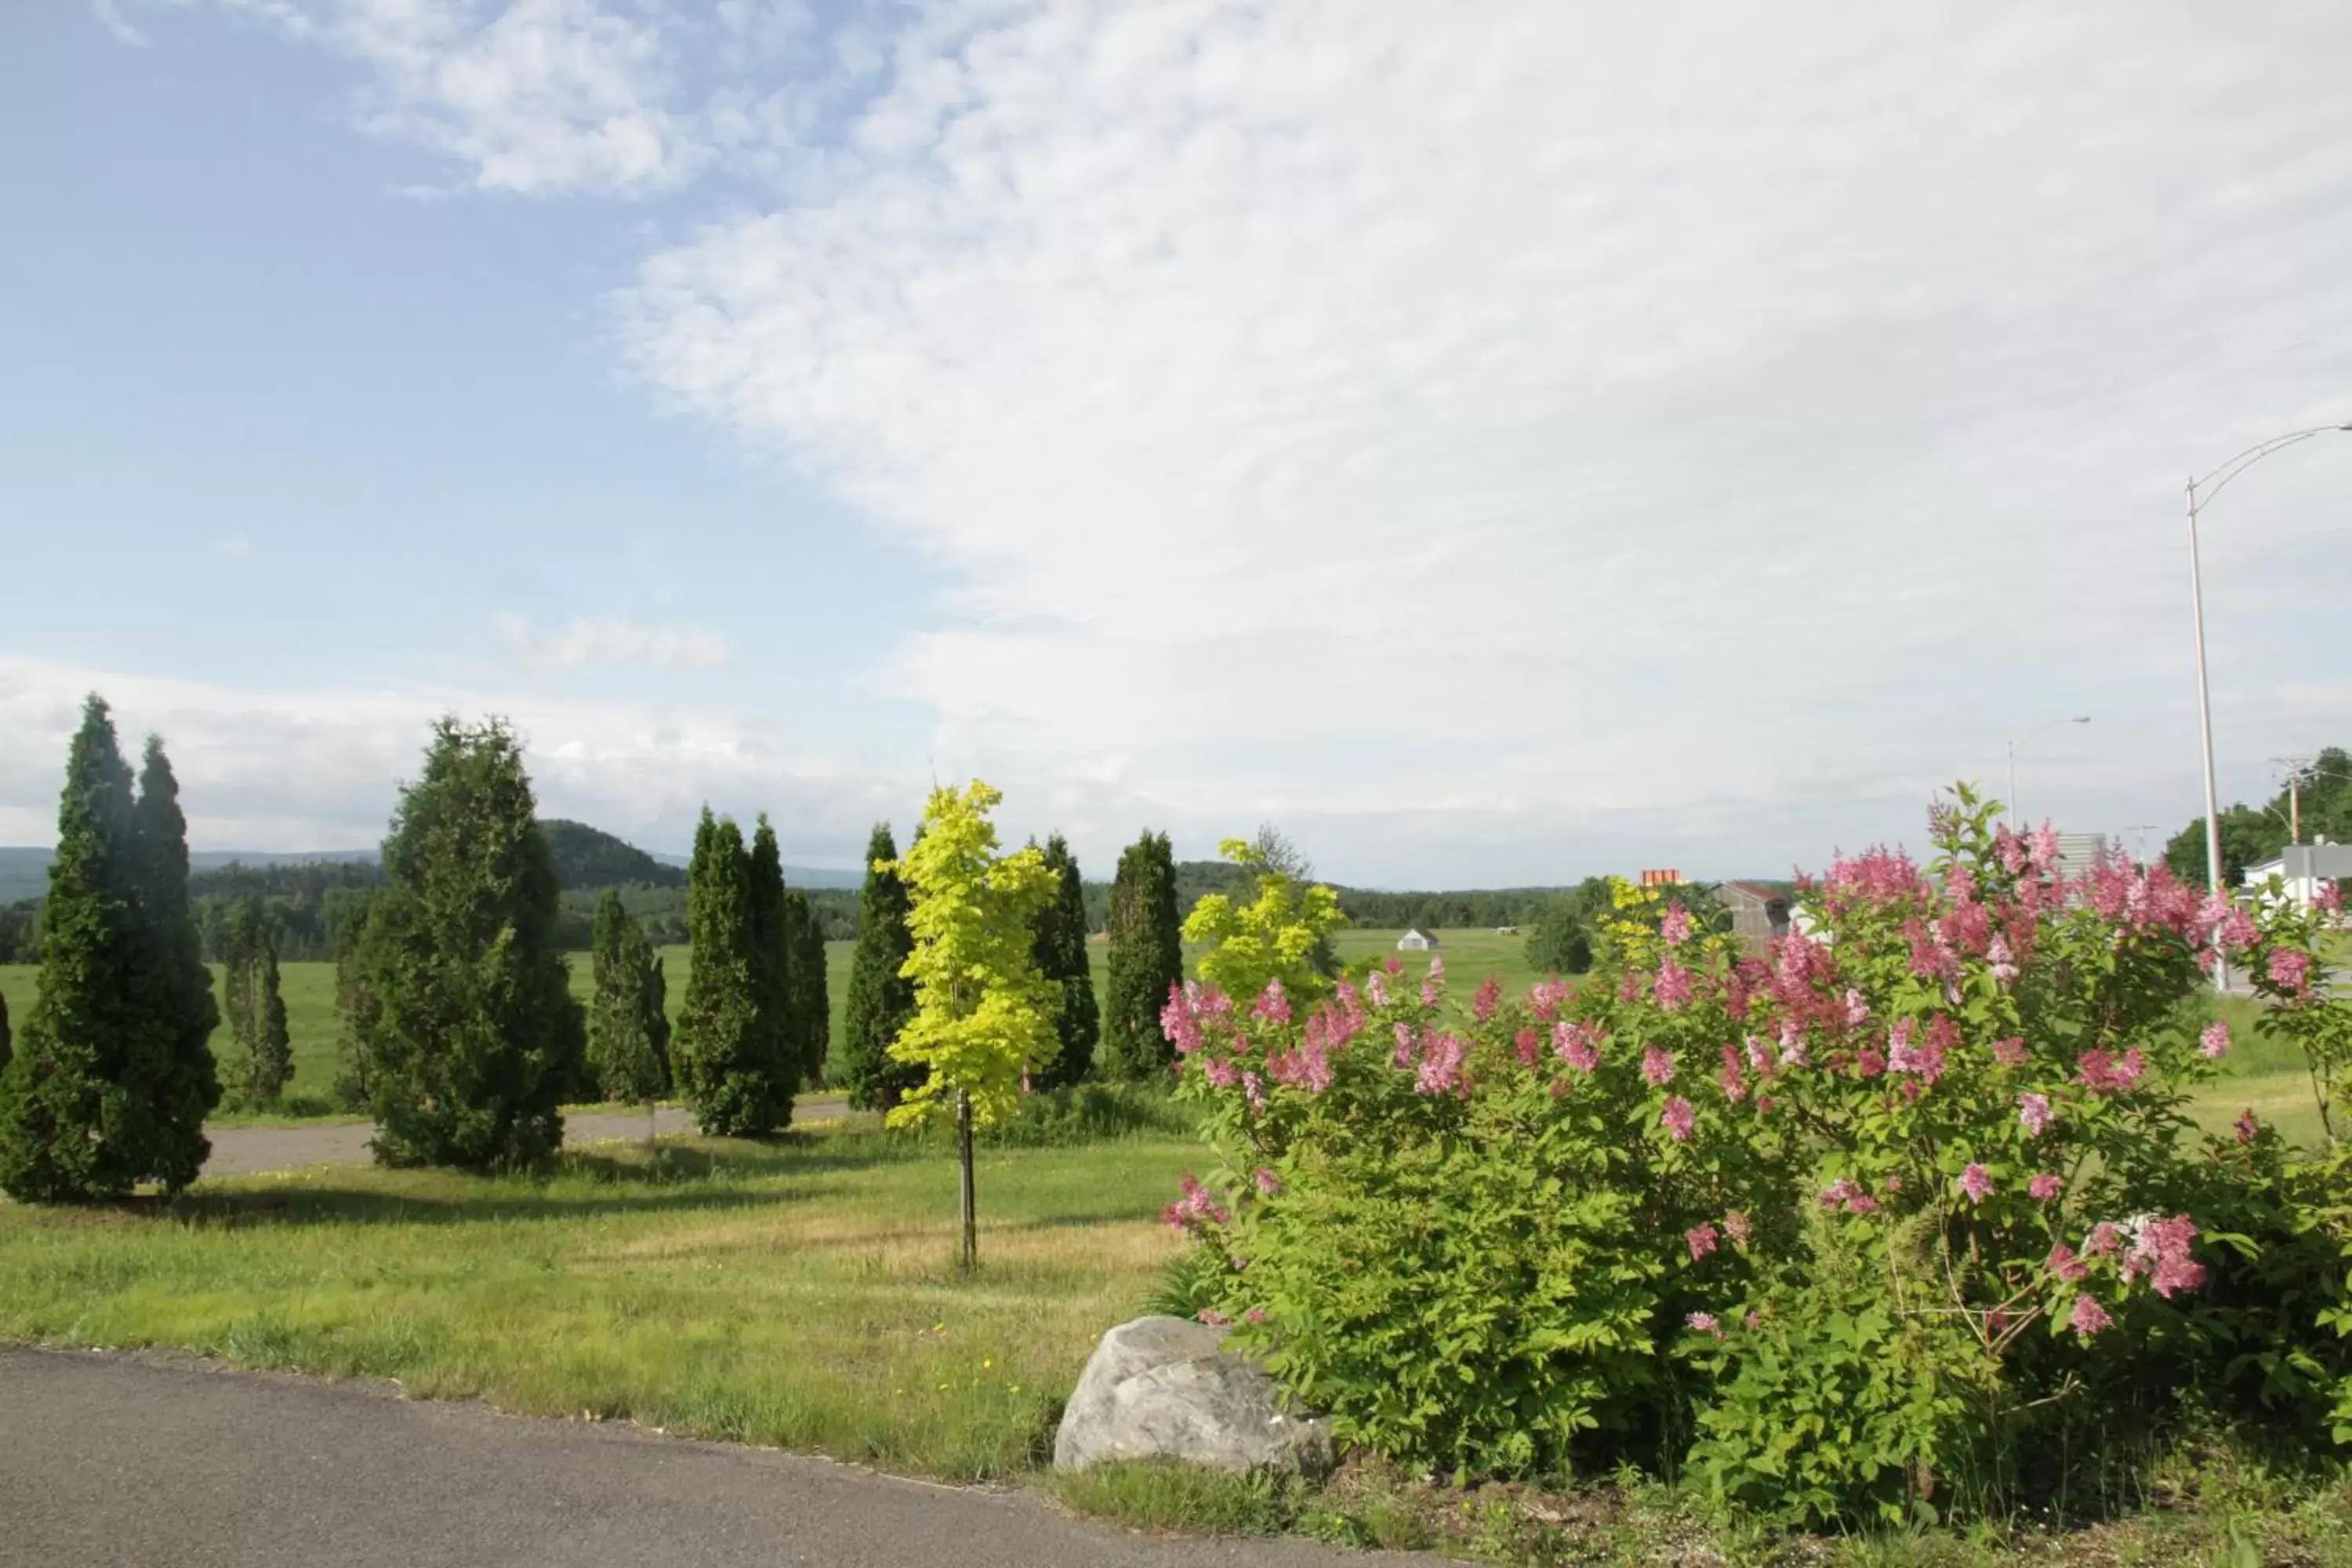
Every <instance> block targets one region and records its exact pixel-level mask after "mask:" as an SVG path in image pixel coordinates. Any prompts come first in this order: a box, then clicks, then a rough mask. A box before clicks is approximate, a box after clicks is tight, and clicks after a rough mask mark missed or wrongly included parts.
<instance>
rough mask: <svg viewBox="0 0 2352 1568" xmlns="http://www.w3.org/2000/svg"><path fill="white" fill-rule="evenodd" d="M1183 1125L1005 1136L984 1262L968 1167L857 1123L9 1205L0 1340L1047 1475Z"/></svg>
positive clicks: (1154, 1247)
mask: <svg viewBox="0 0 2352 1568" xmlns="http://www.w3.org/2000/svg"><path fill="white" fill-rule="evenodd" d="M1197 1159H1198V1154H1197V1150H1196V1147H1195V1146H1194V1145H1193V1144H1192V1143H1190V1142H1165V1141H1140V1140H1130V1141H1126V1142H1111V1143H1098V1144H1095V1145H1092V1146H1089V1147H1083V1148H1045V1149H1030V1150H1024V1151H1021V1152H1018V1153H1017V1154H1016V1153H1008V1152H990V1153H988V1154H985V1155H984V1156H983V1157H982V1160H981V1162H980V1166H979V1172H978V1178H979V1192H980V1202H981V1216H982V1225H981V1237H980V1252H981V1268H980V1270H979V1272H978V1274H977V1275H976V1276H975V1277H974V1278H972V1279H969V1280H965V1279H959V1278H958V1277H957V1274H956V1271H955V1268H954V1262H953V1259H954V1256H955V1202H956V1199H955V1190H956V1188H955V1167H954V1163H953V1162H952V1161H951V1160H950V1159H947V1158H945V1157H943V1156H941V1155H940V1153H938V1152H935V1151H932V1150H930V1149H928V1148H925V1147H923V1146H921V1145H917V1144H913V1143H911V1142H909V1141H908V1140H903V1139H892V1138H887V1137H885V1136H882V1135H880V1134H877V1133H873V1132H868V1131H856V1130H854V1129H849V1128H846V1127H845V1128H842V1129H824V1130H820V1131H804V1132H800V1133H796V1134H793V1135H792V1136H791V1137H788V1138H786V1139H783V1140H781V1141H779V1142H775V1143H772V1144H752V1143H740V1142H715V1141H714V1142H704V1141H695V1142H679V1143H671V1144H666V1145H665V1146H664V1149H663V1152H662V1154H661V1156H660V1158H659V1159H658V1160H657V1161H653V1162H648V1160H647V1158H646V1154H645V1152H643V1150H642V1149H641V1148H632V1147H629V1146H627V1145H617V1144H616V1145H610V1146H606V1147H604V1148H600V1149H598V1150H595V1151H590V1152H572V1153H569V1154H567V1155H565V1156H564V1157H563V1158H562V1161H561V1162H560V1163H558V1164H557V1165H556V1166H555V1167H554V1169H553V1170H552V1172H551V1173H550V1174H549V1175H547V1176H545V1177H538V1178H534V1177H476V1176H466V1175H460V1174H456V1173H447V1172H394V1171H379V1170H374V1169H373V1168H366V1167H357V1166H353V1167H343V1168H333V1169H320V1170H314V1171H310V1172H306V1173H290V1174H281V1175H277V1176H257V1177H244V1178H231V1179H227V1180H224V1181H219V1182H205V1183H202V1184H199V1185H198V1186H197V1187H195V1188H194V1189H193V1190H192V1191H191V1192H190V1193H189V1194H186V1195H184V1196H183V1197H182V1198H181V1199H179V1200H178V1201H177V1202H174V1203H170V1204H165V1203H163V1202H162V1201H160V1200H152V1199H151V1200H144V1201H134V1202H132V1203H130V1204H125V1205H117V1206H111V1207H105V1208H98V1209H84V1210H62V1211H59V1210H42V1209H34V1208H27V1207H22V1206H16V1205H5V1204H0V1336H5V1337H7V1338H11V1339H17V1340H26V1341H35V1342H45V1343H53V1344H64V1345H83V1346H115V1347H127V1346H149V1345H154V1346H169V1347H173V1348H178V1349H183V1350H188V1351H194V1352H198V1353H201V1354H205V1355H209V1356H214V1357H216V1358H218V1359H220V1360H222V1361H225V1362H227V1363H233V1364H238V1365H246V1366H260V1367H275V1368H282V1369H286V1370H289V1371H298V1372H306V1373H320V1374H324V1375H328V1376H371V1377H384V1378H392V1379H395V1380H397V1381H399V1382H400V1383H401V1384H404V1386H405V1387H406V1388H407V1389H408V1390H409V1391H410V1392H411V1393H414V1394H422V1395H428V1396H447V1397H466V1396H479V1397H481V1398H483V1399H486V1400H488V1402H489V1403H490V1404H492V1405H496V1406H498V1407H499V1408H501V1409H506V1410H512V1411H517V1412H522V1413H529V1414H538V1415H590V1416H594V1417H600V1418H601V1417H616V1418H617V1417H626V1418H632V1419H635V1420H637V1421H640V1422H643V1423H646V1425H649V1426H659V1427H663V1428H666V1429H667V1430H671V1431H677V1432H685V1433H691V1434H694V1435H697V1436H708V1437H715V1438H722V1439H727V1440H731V1441H737V1442H748V1443H758V1444H765V1445H771V1446H774V1447H789V1448H795V1449H800V1450H804V1451H811V1452H817V1453H824V1454H830V1455H833V1456H835V1457H836V1458H845V1459H852V1460H859V1461H866V1462H871V1463H875V1464H878V1465H881V1466H884V1467H886V1468H892V1469H897V1470H902V1471H908V1472H913V1473H919V1474H925V1475H933V1476H938V1477H941V1478H944V1479H952V1480H976V1479H992V1478H1003V1477H1006V1476H1011V1475H1015V1474H1018V1473H1021V1472H1024V1471H1026V1470H1028V1469H1030V1468H1032V1467H1033V1466H1034V1463H1035V1461H1036V1458H1038V1456H1039V1455H1040V1453H1041V1452H1042V1450H1043V1448H1044V1447H1045V1445H1046V1444H1048V1443H1050V1440H1051V1435H1052V1432H1053V1429H1054V1426H1055V1422H1057V1421H1058V1419H1059V1417H1060V1406H1061V1400H1062V1397H1063V1396H1064V1395H1065V1394H1066V1392H1067V1391H1068V1389H1069V1388H1070V1387H1071V1386H1072V1385H1073V1384H1075V1383H1076V1378H1077V1373H1078V1371H1079V1369H1080V1368H1081V1367H1082V1366H1083V1365H1084V1364H1085V1362H1086V1358H1087V1354H1088V1353H1089V1352H1091V1351H1092V1350H1093V1348H1094V1344H1095V1342H1096V1340H1097V1338H1098V1337H1099V1336H1100V1334H1101V1333H1102V1331H1103V1330H1104V1328H1105V1327H1107V1326H1108V1325H1109V1324H1111V1323H1114V1322H1117V1321H1121V1320H1122V1319H1124V1318H1126V1317H1129V1316H1131V1315H1132V1313H1133V1310H1134V1305H1135V1303H1136V1301H1137V1300H1139V1299H1140V1298H1141V1297H1142V1296H1143V1295H1144V1293H1145V1292H1146V1291H1147V1290H1148V1289H1149V1288H1150V1285H1151V1283H1152V1281H1153V1279H1155V1278H1156V1276H1157V1274H1158V1272H1159V1270H1160V1267H1161V1265H1162V1264H1163V1263H1164V1261H1165V1260H1166V1258H1167V1257H1168V1256H1169V1254H1170V1252H1171V1250H1172V1249H1173V1247H1174V1246H1175V1243H1174V1241H1173V1239H1172V1237H1171V1235H1170V1233H1168V1232H1167V1231H1166V1230H1165V1229H1164V1228H1163V1227H1161V1226H1160V1225H1159V1224H1158V1223H1157V1215H1158V1213H1159V1209H1160V1205H1161V1204H1162V1203H1164V1202H1165V1201H1166V1197H1167V1194H1168V1191H1169V1189H1170V1188H1171V1185H1172V1184H1173V1183H1174V1181H1175V1178H1176V1175H1177V1173H1179V1172H1181V1170H1182V1169H1183V1168H1185V1165H1186V1164H1187V1163H1188V1162H1197Z"/></svg>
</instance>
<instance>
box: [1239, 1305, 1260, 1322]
mask: <svg viewBox="0 0 2352 1568" xmlns="http://www.w3.org/2000/svg"><path fill="white" fill-rule="evenodd" d="M1242 1321H1244V1322H1248V1323H1263V1322H1265V1308H1264V1307H1252V1308H1251V1309H1250V1310H1248V1311H1246V1312H1244V1313H1243V1314H1242Z"/></svg>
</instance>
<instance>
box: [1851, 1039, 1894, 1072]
mask: <svg viewBox="0 0 2352 1568" xmlns="http://www.w3.org/2000/svg"><path fill="white" fill-rule="evenodd" d="M1853 1069H1854V1071H1855V1072H1857V1073H1859V1074H1861V1075H1862V1076H1863V1077H1864V1078H1876V1077H1877V1076H1878V1075H1879V1074H1881V1073H1883V1072H1885V1070H1886V1056H1885V1053H1884V1052H1882V1051H1881V1050H1880V1049H1879V1048H1878V1047H1876V1046H1864V1047H1862V1049H1860V1050H1859V1051H1856V1052H1855V1053H1854V1056H1853Z"/></svg>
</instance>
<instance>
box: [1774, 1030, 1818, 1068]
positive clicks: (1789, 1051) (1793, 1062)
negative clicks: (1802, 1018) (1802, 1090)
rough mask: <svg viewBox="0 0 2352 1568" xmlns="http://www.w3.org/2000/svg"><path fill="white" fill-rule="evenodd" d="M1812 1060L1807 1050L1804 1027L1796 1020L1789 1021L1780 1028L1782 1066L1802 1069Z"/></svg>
mask: <svg viewBox="0 0 2352 1568" xmlns="http://www.w3.org/2000/svg"><path fill="white" fill-rule="evenodd" d="M1810 1060H1811V1053H1810V1052H1809V1051H1807V1050H1806V1048H1805V1031H1804V1027H1803V1026H1802V1025H1801V1024H1799V1023H1798V1022H1797V1021H1796V1020H1795V1019H1794V1018H1791V1019H1789V1020H1787V1021H1786V1022H1784V1023H1783V1024H1782V1025H1781V1026H1780V1065H1781V1066H1782V1067H1784V1068H1801V1067H1803V1066H1805V1065H1806V1063H1807V1062H1808V1061H1810Z"/></svg>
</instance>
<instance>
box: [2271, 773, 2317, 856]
mask: <svg viewBox="0 0 2352 1568" xmlns="http://www.w3.org/2000/svg"><path fill="white" fill-rule="evenodd" d="M2318 760H2319V759H2318V758H2317V757H2273V758H2272V759H2271V761H2273V762H2274V763H2277V764H2278V765H2279V766H2281V767H2283V768H2284V769H2285V770H2286V841H2287V842H2288V843H2289V844H2300V843H2302V842H2303V775H2304V774H2305V772H2307V771H2308V770H2309V769H2310V767H2311V765H2312V763H2315V762H2317V761H2318Z"/></svg>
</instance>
